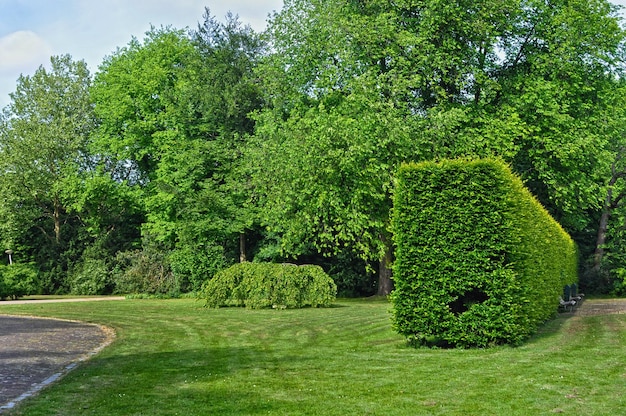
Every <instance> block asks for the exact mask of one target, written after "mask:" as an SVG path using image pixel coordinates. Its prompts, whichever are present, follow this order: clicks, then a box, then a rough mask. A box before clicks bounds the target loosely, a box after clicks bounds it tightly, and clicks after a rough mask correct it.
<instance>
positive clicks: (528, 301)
mask: <svg viewBox="0 0 626 416" xmlns="http://www.w3.org/2000/svg"><path fill="white" fill-rule="evenodd" d="M392 224H393V231H394V244H395V249H396V251H395V253H396V261H395V263H394V269H393V270H394V281H395V287H396V289H395V291H394V292H393V293H392V296H391V297H392V302H393V324H394V328H395V330H396V331H398V332H399V333H400V334H402V335H404V336H406V337H407V338H408V339H409V341H410V342H412V343H414V344H416V345H424V344H426V345H427V344H435V345H443V346H458V347H484V346H490V345H496V344H519V343H520V342H521V341H523V340H524V339H526V338H527V337H528V336H529V335H531V334H532V333H533V332H535V331H536V329H537V327H538V326H539V325H540V324H541V323H543V322H544V321H546V320H547V319H548V318H550V317H551V316H553V315H554V313H555V311H556V309H557V307H558V304H559V302H558V299H559V296H560V295H561V294H562V292H563V286H564V285H565V284H569V283H573V282H576V281H577V258H578V255H577V249H576V246H575V243H574V242H573V240H572V239H571V238H570V237H569V235H568V234H567V233H566V232H565V231H564V230H563V229H562V228H561V226H560V225H559V224H558V223H557V222H556V221H555V220H554V219H553V218H552V217H551V216H550V215H549V213H548V212H547V211H546V210H545V209H544V208H543V207H542V206H541V204H540V203H539V202H538V201H537V200H536V199H535V197H533V196H532V194H531V193H530V192H529V191H528V190H527V189H526V188H525V187H524V185H523V184H522V181H521V180H520V179H519V178H518V177H516V176H515V175H514V174H513V173H512V172H511V170H510V169H509V168H508V166H507V165H505V164H504V163H502V162H499V161H494V160H476V161H467V160H464V161H461V160H456V161H443V162H440V163H435V162H426V163H420V164H408V165H404V166H402V167H401V168H400V170H399V173H398V176H397V188H396V192H395V196H394V210H393V218H392Z"/></svg>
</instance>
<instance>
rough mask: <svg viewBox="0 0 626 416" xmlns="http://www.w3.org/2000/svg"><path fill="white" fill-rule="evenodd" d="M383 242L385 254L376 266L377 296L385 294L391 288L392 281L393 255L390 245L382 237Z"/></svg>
mask: <svg viewBox="0 0 626 416" xmlns="http://www.w3.org/2000/svg"><path fill="white" fill-rule="evenodd" d="M383 243H385V254H384V255H383V256H382V258H381V259H380V263H379V268H378V292H377V293H376V295H378V296H387V295H389V294H390V293H391V291H392V290H393V282H392V280H391V262H392V261H393V256H392V253H391V247H390V246H389V245H388V244H387V241H386V239H385V238H383Z"/></svg>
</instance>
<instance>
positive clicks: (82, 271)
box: [68, 259, 112, 295]
mask: <svg viewBox="0 0 626 416" xmlns="http://www.w3.org/2000/svg"><path fill="white" fill-rule="evenodd" d="M68 281H69V286H70V293H71V294H73V295H105V294H109V293H111V288H112V280H111V273H110V270H109V268H108V266H107V263H106V261H104V260H101V259H86V260H84V261H83V262H82V263H80V264H78V265H77V266H76V267H75V269H74V270H72V272H71V273H70V275H69V276H68Z"/></svg>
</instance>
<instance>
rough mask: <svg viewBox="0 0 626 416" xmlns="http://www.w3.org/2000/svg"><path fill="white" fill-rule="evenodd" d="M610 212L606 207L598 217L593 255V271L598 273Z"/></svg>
mask: <svg viewBox="0 0 626 416" xmlns="http://www.w3.org/2000/svg"><path fill="white" fill-rule="evenodd" d="M609 193H610V191H609ZM610 216H611V212H610V211H609V209H608V207H605V209H604V210H602V216H601V217H600V225H599V226H598V237H597V239H596V250H595V252H594V255H593V271H595V272H599V271H600V268H601V267H602V258H603V257H604V243H606V230H607V228H608V226H609V218H610Z"/></svg>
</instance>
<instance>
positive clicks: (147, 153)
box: [93, 9, 262, 289]
mask: <svg viewBox="0 0 626 416" xmlns="http://www.w3.org/2000/svg"><path fill="white" fill-rule="evenodd" d="M204 17H205V20H204V22H203V23H202V24H201V25H199V27H198V29H197V30H196V31H194V32H192V33H190V34H187V33H185V32H184V31H179V30H175V29H170V28H162V29H153V30H152V31H151V32H149V33H147V36H146V38H145V39H144V41H143V42H139V41H138V40H136V39H134V40H132V41H131V43H130V44H129V45H128V46H127V47H125V48H121V49H119V50H118V51H117V52H116V53H115V54H114V55H113V56H111V57H109V58H108V59H107V60H106V61H105V62H104V63H103V65H102V66H101V67H100V72H99V73H98V74H97V75H96V79H95V87H94V92H93V94H94V97H95V100H96V103H97V106H96V112H97V114H98V115H99V116H100V117H101V118H102V122H101V128H100V130H99V135H100V136H99V137H100V139H99V140H98V142H99V143H100V148H101V149H102V152H103V154H105V155H107V157H109V158H113V159H115V160H116V161H117V162H116V163H117V165H118V166H122V167H124V166H125V167H126V168H130V172H129V175H127V176H131V177H132V176H136V177H138V180H137V181H136V184H137V186H140V187H141V188H142V189H143V192H144V197H143V201H144V208H145V212H146V217H147V221H146V223H145V224H144V226H143V230H144V232H145V233H148V234H150V235H152V236H153V237H154V238H156V239H157V240H158V241H160V242H161V243H162V244H164V246H165V247H167V248H168V249H170V250H172V256H171V257H170V260H171V261H172V267H173V269H174V271H175V272H176V273H177V274H178V275H180V276H181V277H182V278H183V280H184V281H185V286H186V287H185V289H197V288H198V287H199V285H200V284H201V283H202V282H203V281H204V280H205V279H206V278H207V277H210V276H211V275H212V274H213V273H214V272H215V271H217V269H219V268H220V267H223V266H224V265H225V263H226V262H229V261H230V257H231V254H230V247H231V246H235V247H236V245H235V244H236V243H237V242H238V241H239V234H240V233H241V232H242V231H243V230H244V229H245V227H246V226H248V222H247V219H243V218H242V216H241V215H239V214H238V209H239V208H238V206H239V205H238V204H237V201H236V200H235V198H234V197H236V196H238V195H244V194H242V191H241V189H238V187H237V185H236V183H237V182H238V179H236V178H234V176H233V175H231V172H232V170H233V166H234V163H235V161H236V159H237V158H238V157H239V154H240V152H241V149H240V147H241V146H242V145H243V143H244V138H245V135H246V134H249V133H250V132H251V131H252V128H253V121H252V120H251V119H250V118H249V117H248V113H249V112H250V111H252V110H254V109H256V108H258V107H259V105H260V99H259V98H258V97H259V95H260V94H259V92H258V87H257V86H256V85H255V83H254V80H253V78H252V76H251V74H252V67H253V66H254V65H255V60H256V59H258V58H257V55H258V54H259V53H260V51H261V50H262V42H261V41H260V39H259V37H258V35H256V34H255V33H254V32H253V31H252V30H251V29H250V28H249V27H244V26H242V25H241V24H240V22H239V21H238V20H237V18H236V17H233V16H232V15H228V16H227V21H226V23H219V22H217V21H216V20H215V19H214V18H213V17H212V16H211V15H210V12H209V10H208V9H207V10H206V13H205V16H204ZM130 173H132V174H130ZM233 183H234V184H233ZM244 196H245V195H244ZM231 241H233V242H234V243H232V244H231Z"/></svg>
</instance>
